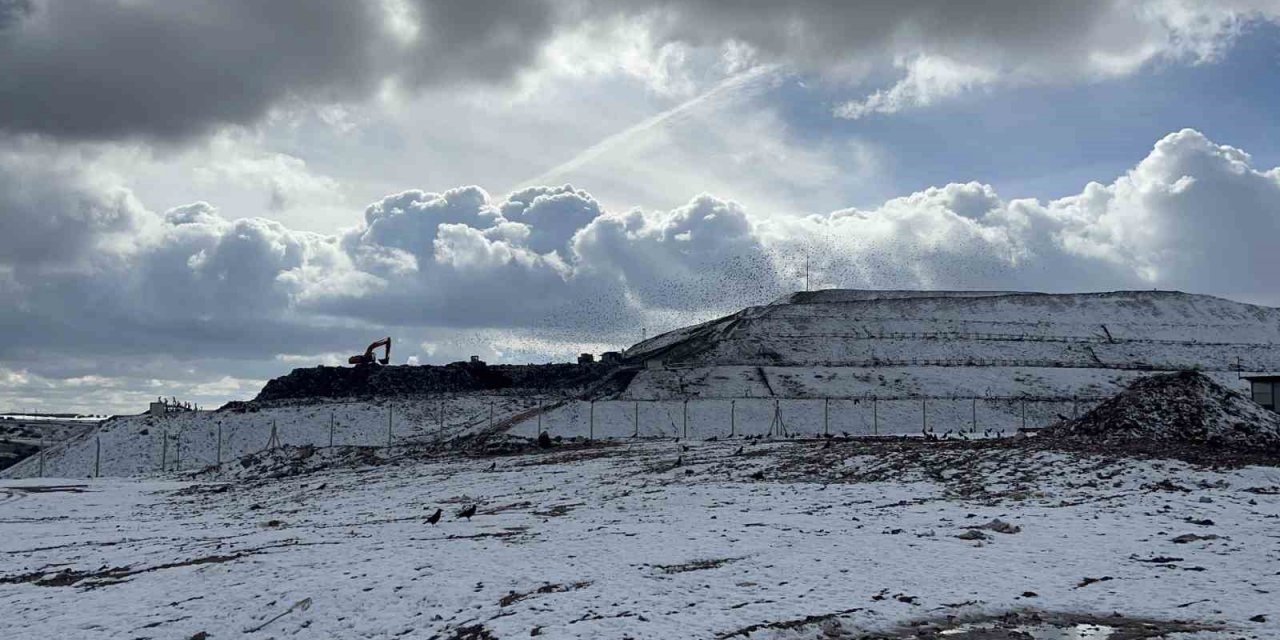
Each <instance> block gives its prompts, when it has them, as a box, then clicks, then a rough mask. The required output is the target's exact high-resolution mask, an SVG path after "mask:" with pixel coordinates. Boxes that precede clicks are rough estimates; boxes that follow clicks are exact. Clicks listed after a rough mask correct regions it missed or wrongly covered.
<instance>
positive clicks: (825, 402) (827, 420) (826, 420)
mask: <svg viewBox="0 0 1280 640" xmlns="http://www.w3.org/2000/svg"><path fill="white" fill-rule="evenodd" d="M830 427H831V398H823V399H822V435H823V436H824V437H825V436H827V435H829V433H830Z"/></svg>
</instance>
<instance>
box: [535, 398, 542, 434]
mask: <svg viewBox="0 0 1280 640" xmlns="http://www.w3.org/2000/svg"><path fill="white" fill-rule="evenodd" d="M541 436H542V398H538V434H537V436H535V437H541Z"/></svg>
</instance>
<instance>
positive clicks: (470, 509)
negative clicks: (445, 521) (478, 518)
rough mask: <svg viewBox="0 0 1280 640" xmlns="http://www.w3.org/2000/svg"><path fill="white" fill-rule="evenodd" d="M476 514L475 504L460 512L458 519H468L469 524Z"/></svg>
mask: <svg viewBox="0 0 1280 640" xmlns="http://www.w3.org/2000/svg"><path fill="white" fill-rule="evenodd" d="M475 514H476V505H474V504H473V505H471V506H469V507H467V508H466V509H463V510H462V511H459V512H458V517H459V518H466V519H467V521H468V522H469V521H470V520H471V516H474V515H475Z"/></svg>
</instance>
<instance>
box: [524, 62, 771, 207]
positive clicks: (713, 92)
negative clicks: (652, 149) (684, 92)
mask: <svg viewBox="0 0 1280 640" xmlns="http://www.w3.org/2000/svg"><path fill="white" fill-rule="evenodd" d="M777 69H778V65H762V66H759V67H755V68H752V69H749V70H747V71H744V72H742V73H739V74H738V75H735V76H733V77H730V78H726V79H725V80H724V81H722V82H720V84H717V85H716V86H714V87H712V88H710V89H708V90H707V91H706V92H704V93H702V94H701V95H698V96H696V97H693V98H690V99H689V100H687V101H685V102H682V103H680V104H678V105H676V106H674V107H672V108H670V109H667V110H666V111H663V112H662V113H659V114H657V115H655V116H652V117H650V118H647V119H645V120H643V121H641V122H639V123H637V124H635V125H632V126H630V127H628V128H626V129H624V130H622V131H619V132H618V133H615V134H613V135H611V136H609V137H607V138H605V139H603V140H601V141H600V142H597V143H595V144H593V145H591V146H590V147H587V148H586V149H584V150H582V151H581V152H579V153H578V155H576V156H574V157H573V158H572V159H570V160H569V161H567V162H564V163H562V164H560V165H557V166H555V167H553V168H551V169H549V170H547V171H545V172H543V173H542V174H541V175H539V176H537V177H535V178H532V179H530V180H527V181H525V183H524V185H523V186H534V185H544V184H549V183H550V182H551V181H552V180H554V179H555V178H556V176H559V175H563V174H565V173H569V172H571V171H575V170H577V169H578V168H580V167H582V166H583V165H585V164H587V163H589V162H591V161H593V160H595V159H596V158H599V157H600V156H602V155H604V154H606V153H608V152H609V151H612V150H613V149H615V148H617V147H619V146H621V145H622V144H623V143H625V142H627V141H629V140H631V139H633V138H635V137H636V136H639V135H640V134H643V133H645V132H646V131H650V130H652V129H655V128H657V127H660V126H663V125H665V124H667V123H670V122H676V121H678V120H679V119H680V118H681V117H682V116H686V115H689V114H690V113H692V112H694V111H695V110H697V109H698V108H699V107H702V106H704V105H706V104H708V103H711V102H713V101H715V100H716V99H717V98H721V97H723V96H726V95H733V94H735V93H737V92H738V91H741V90H742V89H744V88H745V87H748V86H750V85H752V84H753V83H755V82H757V81H759V80H761V79H764V78H767V77H769V76H770V75H772V74H773V73H774V72H775V71H777Z"/></svg>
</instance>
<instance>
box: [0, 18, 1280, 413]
mask: <svg viewBox="0 0 1280 640" xmlns="http://www.w3.org/2000/svg"><path fill="white" fill-rule="evenodd" d="M1276 104H1280V0H1218V1H1212V2H1210V1H1203V2H1202V1H1196V0H1132V1H1129V0H1125V1H1120V0H1114V1H1112V0H1081V1H1077V2H1042V3H1026V2H1023V1H1021V0H976V1H972V2H946V1H943V0H900V1H898V2H894V3H878V2H843V1H835V0H827V1H820V0H793V1H791V2H786V3H783V2H765V1H762V0H741V1H730V0H626V1H623V0H595V1H592V0H557V1H551V0H473V1H470V2H465V3H463V2H451V1H448V0H367V1H365V2H356V1H348V0H308V1H306V2H303V1H302V0H277V1H275V2H270V3H262V2H258V1H257V0H84V1H83V2H74V3H71V2H59V1H57V0H0V297H2V298H3V301H4V304H3V306H0V411H5V410H10V411H25V410H43V411H85V412H94V413H113V412H136V411H140V410H142V409H143V408H144V407H145V403H146V401H147V400H148V399H150V398H154V397H155V396H176V397H178V398H179V399H182V400H186V401H194V402H198V403H200V404H202V405H205V406H214V405H217V404H220V403H222V402H225V401H227V400H231V399H244V398H249V397H252V396H253V395H254V394H256V392H257V390H258V389H259V388H260V387H261V385H262V383H263V382H264V381H265V380H267V379H269V378H272V377H274V376H277V375H281V374H284V373H287V372H288V371H289V370H290V369H292V368H294V367H304V366H314V365H316V364H326V365H338V364H343V363H345V360H346V357H347V356H348V355H351V354H354V353H357V352H361V351H363V347H364V345H366V344H368V343H369V342H370V341H372V340H374V339H376V338H380V337H383V336H391V337H392V338H393V340H394V345H393V352H392V360H393V361H394V362H396V363H422V364H427V363H445V362H450V361H453V360H460V359H465V358H466V357H467V356H470V355H479V356H480V357H482V358H484V359H485V360H487V361H490V362H551V361H569V360H571V359H572V358H573V357H574V356H575V355H576V354H577V353H579V352H582V351H590V352H596V353H598V352H600V351H603V350H610V349H620V348H624V347H626V346H628V345H630V344H632V343H634V342H636V341H638V340H640V339H641V338H642V337H644V336H652V335H654V334H656V333H658V332H661V331H665V330H669V329H673V328H676V327H679V326H682V325H684V324H688V323H692V322H698V321H702V320H706V319H710V318H712V317H715V316H718V315H722V314H724V313H729V312H732V311H735V310H737V309H740V308H742V307H745V306H748V305H754V304H764V303H767V302H769V301H770V300H773V299H776V298H777V297H779V296H781V295H783V294H785V293H787V292H790V291H795V290H798V289H802V288H804V286H805V282H806V273H807V279H808V286H809V287H811V288H826V287H842V288H946V289H1016V290H1038V291H1095V290H1115V289H1153V288H1159V289H1177V290H1183V291H1190V292H1196V293H1205V294H1212V295H1220V296H1224V297H1229V298H1233V299H1236V300H1241V301H1246V302H1253V303H1259V304H1268V305H1277V304H1280V288H1277V286H1276V282H1277V275H1276V274H1277V273H1280V257H1277V256H1280V252H1277V251H1276V250H1275V246H1276V238H1280V120H1277V118H1276V117H1275V112H1276V108H1275V105H1276ZM806 265H807V270H806Z"/></svg>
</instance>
